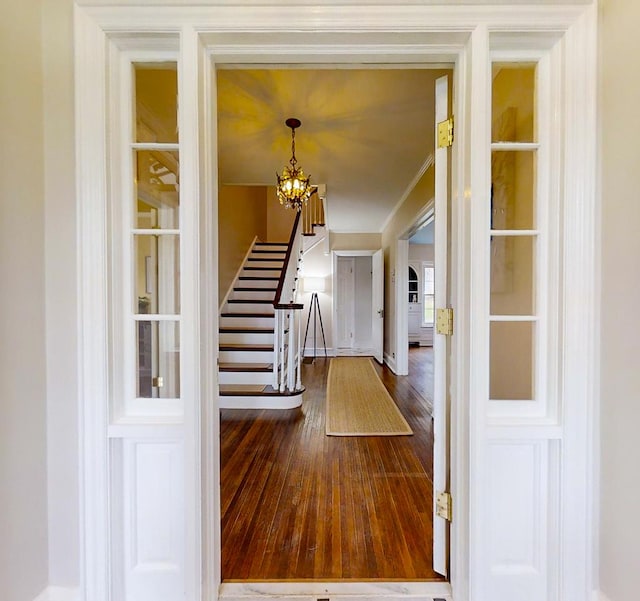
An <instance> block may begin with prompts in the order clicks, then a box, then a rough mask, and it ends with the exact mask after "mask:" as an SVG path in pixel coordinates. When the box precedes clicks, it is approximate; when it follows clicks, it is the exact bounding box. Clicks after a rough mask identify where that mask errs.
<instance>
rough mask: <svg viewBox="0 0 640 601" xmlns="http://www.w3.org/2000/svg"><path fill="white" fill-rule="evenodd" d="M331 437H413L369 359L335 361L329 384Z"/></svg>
mask: <svg viewBox="0 0 640 601" xmlns="http://www.w3.org/2000/svg"><path fill="white" fill-rule="evenodd" d="M326 431H327V435H328V436H398V435H408V434H413V432H412V431H411V428H410V427H409V424H408V423H407V421H406V420H405V419H404V417H402V413H400V409H398V407H397V405H396V404H395V403H394V402H393V399H392V398H391V395H390V394H389V392H388V391H387V389H386V388H385V387H384V384H383V383H382V381H381V380H380V378H379V377H378V373H377V372H376V370H375V367H374V366H373V363H372V362H371V359H369V358H367V357H334V358H333V359H331V363H330V364H329V377H328V383H327V427H326Z"/></svg>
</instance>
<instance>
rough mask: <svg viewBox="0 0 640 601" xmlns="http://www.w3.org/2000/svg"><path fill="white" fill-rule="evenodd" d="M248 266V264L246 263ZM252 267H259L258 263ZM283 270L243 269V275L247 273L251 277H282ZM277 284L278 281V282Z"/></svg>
mask: <svg viewBox="0 0 640 601" xmlns="http://www.w3.org/2000/svg"><path fill="white" fill-rule="evenodd" d="M245 267H246V265H245ZM252 267H258V266H257V265H253V266H252ZM281 271H282V269H243V270H242V275H243V276H244V275H246V276H249V277H251V278H253V277H256V278H258V277H261V276H264V277H265V278H279V277H280V272H281ZM276 285H277V283H276Z"/></svg>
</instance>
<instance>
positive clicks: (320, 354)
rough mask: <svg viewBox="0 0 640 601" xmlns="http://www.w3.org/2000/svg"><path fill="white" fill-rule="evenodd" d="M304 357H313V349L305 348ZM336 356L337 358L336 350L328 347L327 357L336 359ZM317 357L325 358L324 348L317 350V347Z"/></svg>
mask: <svg viewBox="0 0 640 601" xmlns="http://www.w3.org/2000/svg"><path fill="white" fill-rule="evenodd" d="M304 356H305V357H313V347H311V348H305V349H304ZM335 356H336V350H335V349H332V348H328V347H327V357H335ZM316 357H324V348H322V347H320V348H317V347H316Z"/></svg>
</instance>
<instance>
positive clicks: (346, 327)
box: [335, 257, 355, 349]
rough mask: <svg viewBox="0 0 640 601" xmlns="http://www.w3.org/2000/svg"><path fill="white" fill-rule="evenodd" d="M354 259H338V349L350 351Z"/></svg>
mask: <svg viewBox="0 0 640 601" xmlns="http://www.w3.org/2000/svg"><path fill="white" fill-rule="evenodd" d="M354 263H355V261H354V258H353V257H338V261H337V269H336V271H337V280H338V285H337V287H336V292H335V294H336V308H337V311H336V316H337V318H338V319H337V324H336V329H337V333H338V335H337V348H339V349H350V348H352V347H353V330H354V322H355V315H354V307H355V281H354V275H353V268H354Z"/></svg>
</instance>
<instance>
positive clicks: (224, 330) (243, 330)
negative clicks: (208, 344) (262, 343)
mask: <svg viewBox="0 0 640 601" xmlns="http://www.w3.org/2000/svg"><path fill="white" fill-rule="evenodd" d="M273 332H274V329H273V328H251V327H242V326H224V327H221V328H220V333H221V334H233V333H236V334H273Z"/></svg>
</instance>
